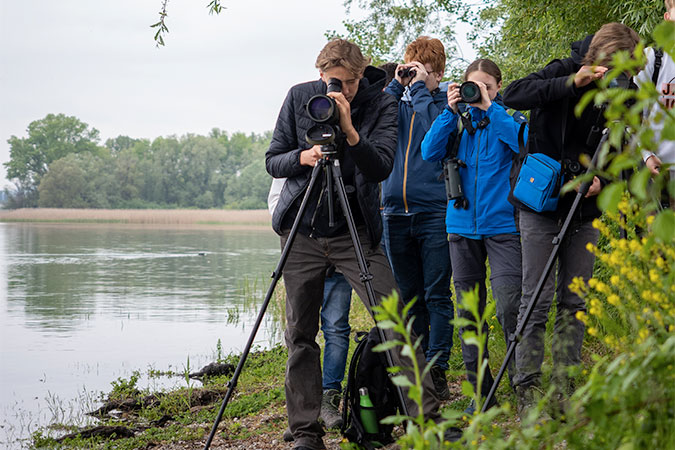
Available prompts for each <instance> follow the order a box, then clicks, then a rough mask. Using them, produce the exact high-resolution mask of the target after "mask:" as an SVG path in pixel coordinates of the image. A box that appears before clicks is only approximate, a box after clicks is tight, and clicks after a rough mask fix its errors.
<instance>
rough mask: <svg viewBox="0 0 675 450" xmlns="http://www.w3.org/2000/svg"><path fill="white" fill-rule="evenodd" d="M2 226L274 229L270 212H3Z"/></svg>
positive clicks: (171, 210)
mask: <svg viewBox="0 0 675 450" xmlns="http://www.w3.org/2000/svg"><path fill="white" fill-rule="evenodd" d="M0 222H48V223H119V224H138V225H170V226H191V225H192V226H194V225H202V226H236V227H267V228H269V227H270V224H271V220H270V215H269V213H268V212H267V210H264V209H259V210H224V209H66V208H64V209H60V208H22V209H15V210H0Z"/></svg>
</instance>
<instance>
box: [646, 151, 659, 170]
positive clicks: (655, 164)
mask: <svg viewBox="0 0 675 450" xmlns="http://www.w3.org/2000/svg"><path fill="white" fill-rule="evenodd" d="M645 166H647V168H648V169H649V172H650V173H651V174H652V175H658V174H659V173H660V172H661V160H660V159H659V157H658V156H656V155H651V156H650V157H649V158H647V161H645Z"/></svg>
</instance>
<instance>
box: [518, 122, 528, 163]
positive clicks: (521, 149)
mask: <svg viewBox="0 0 675 450" xmlns="http://www.w3.org/2000/svg"><path fill="white" fill-rule="evenodd" d="M525 128H527V123H525V122H523V123H521V124H520V130H518V153H519V154H520V155H524V154H525Z"/></svg>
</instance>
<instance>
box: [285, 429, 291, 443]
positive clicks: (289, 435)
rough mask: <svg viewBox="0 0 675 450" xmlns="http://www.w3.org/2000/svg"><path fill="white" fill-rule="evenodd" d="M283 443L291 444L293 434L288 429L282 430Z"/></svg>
mask: <svg viewBox="0 0 675 450" xmlns="http://www.w3.org/2000/svg"><path fill="white" fill-rule="evenodd" d="M284 442H293V433H291V429H290V428H286V429H285V430H284Z"/></svg>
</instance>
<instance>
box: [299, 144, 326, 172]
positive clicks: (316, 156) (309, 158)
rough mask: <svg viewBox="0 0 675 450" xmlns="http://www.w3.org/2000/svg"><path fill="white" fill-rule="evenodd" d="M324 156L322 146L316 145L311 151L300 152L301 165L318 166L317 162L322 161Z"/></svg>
mask: <svg viewBox="0 0 675 450" xmlns="http://www.w3.org/2000/svg"><path fill="white" fill-rule="evenodd" d="M322 156H323V154H322V153H321V146H320V145H315V146H314V147H312V148H310V149H307V150H303V151H301V152H300V165H302V166H311V167H314V166H316V162H317V161H318V160H320V159H321V157H322Z"/></svg>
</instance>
